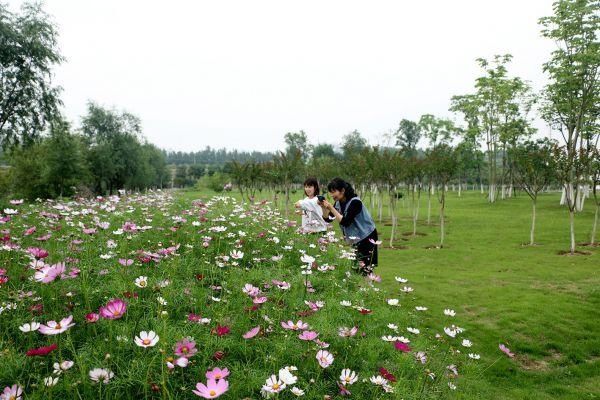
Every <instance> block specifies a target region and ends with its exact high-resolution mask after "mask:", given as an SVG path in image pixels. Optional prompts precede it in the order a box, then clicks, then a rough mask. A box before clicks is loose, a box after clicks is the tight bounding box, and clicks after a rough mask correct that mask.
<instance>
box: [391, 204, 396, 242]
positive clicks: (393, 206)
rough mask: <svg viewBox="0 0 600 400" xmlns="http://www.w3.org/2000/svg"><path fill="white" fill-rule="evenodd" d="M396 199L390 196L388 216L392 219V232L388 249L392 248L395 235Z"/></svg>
mask: <svg viewBox="0 0 600 400" xmlns="http://www.w3.org/2000/svg"><path fill="white" fill-rule="evenodd" d="M395 202H396V198H395V197H394V196H390V215H391V217H392V232H391V234H390V247H394V236H395V234H396V210H395V208H396V205H395Z"/></svg>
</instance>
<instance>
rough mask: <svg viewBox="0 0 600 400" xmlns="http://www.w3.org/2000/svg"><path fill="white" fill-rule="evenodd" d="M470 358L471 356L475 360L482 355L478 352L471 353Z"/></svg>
mask: <svg viewBox="0 0 600 400" xmlns="http://www.w3.org/2000/svg"><path fill="white" fill-rule="evenodd" d="M469 358H471V359H473V360H479V359H480V358H481V356H480V355H479V354H476V353H469Z"/></svg>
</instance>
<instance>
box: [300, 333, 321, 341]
mask: <svg viewBox="0 0 600 400" xmlns="http://www.w3.org/2000/svg"><path fill="white" fill-rule="evenodd" d="M317 336H319V334H318V333H317V332H314V331H304V332H302V333H301V334H299V335H298V338H300V339H301V340H315V339H316V338H317Z"/></svg>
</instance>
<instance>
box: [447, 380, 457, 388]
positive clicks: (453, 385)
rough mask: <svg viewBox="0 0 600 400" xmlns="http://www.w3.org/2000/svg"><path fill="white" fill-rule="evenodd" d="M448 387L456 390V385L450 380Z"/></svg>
mask: <svg viewBox="0 0 600 400" xmlns="http://www.w3.org/2000/svg"><path fill="white" fill-rule="evenodd" d="M448 387H449V388H450V390H456V385H455V384H454V383H452V382H448Z"/></svg>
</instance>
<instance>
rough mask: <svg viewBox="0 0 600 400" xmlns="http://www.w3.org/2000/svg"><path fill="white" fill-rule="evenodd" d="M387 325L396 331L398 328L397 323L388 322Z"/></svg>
mask: <svg viewBox="0 0 600 400" xmlns="http://www.w3.org/2000/svg"><path fill="white" fill-rule="evenodd" d="M387 327H388V328H390V329H391V330H393V331H397V330H398V325H396V324H388V325H387Z"/></svg>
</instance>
